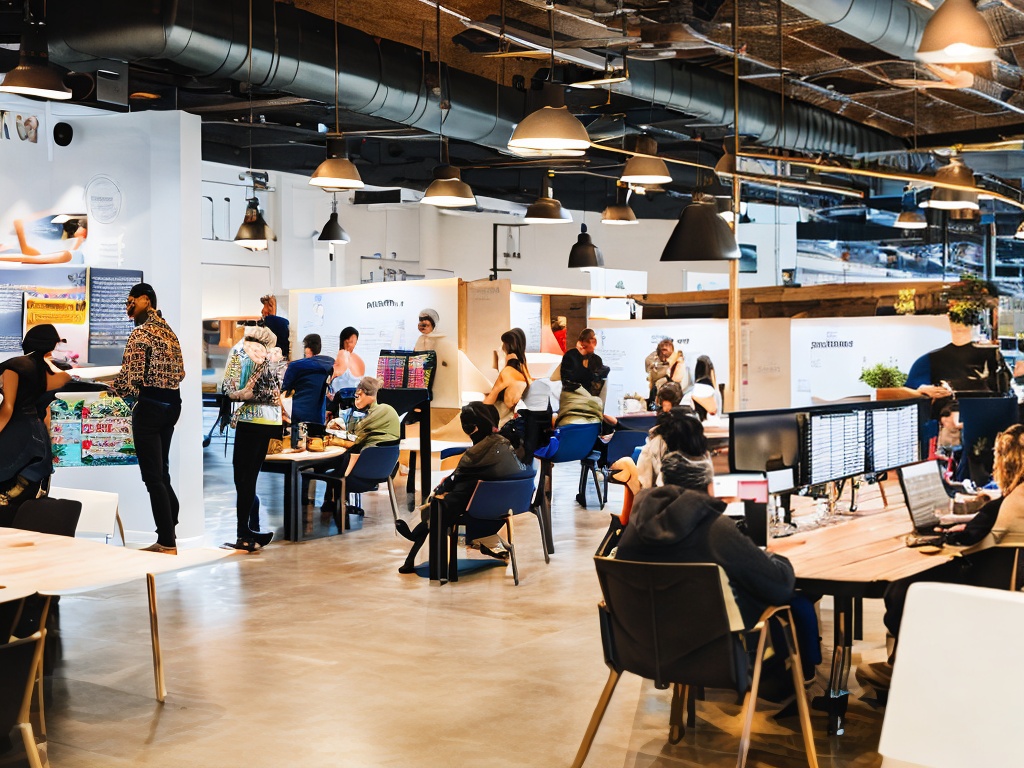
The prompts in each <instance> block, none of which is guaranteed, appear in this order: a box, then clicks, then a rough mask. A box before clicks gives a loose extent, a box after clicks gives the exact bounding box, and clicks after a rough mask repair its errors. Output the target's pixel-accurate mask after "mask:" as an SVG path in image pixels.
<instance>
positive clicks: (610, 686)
mask: <svg viewBox="0 0 1024 768" xmlns="http://www.w3.org/2000/svg"><path fill="white" fill-rule="evenodd" d="M618 682H619V673H618V672H616V671H615V670H614V669H613V670H611V671H610V672H609V673H608V681H607V682H606V683H605V684H604V690H603V691H601V698H599V699H598V700H597V706H596V707H594V714H593V715H591V717H590V722H589V723H588V724H587V730H586V732H585V733H584V734H583V741H582V742H580V748H579V751H577V752H576V759H575V760H573V761H572V768H582V766H583V763H584V762H586V760H587V755H588V754H589V753H590V747H591V746H592V745H593V743H594V737H595V736H596V735H597V729H598V728H599V727H600V726H601V719H602V718H603V717H604V713H605V711H606V710H607V709H608V702H609V701H611V699H612V694H613V693H615V685H616V684H617V683H618Z"/></svg>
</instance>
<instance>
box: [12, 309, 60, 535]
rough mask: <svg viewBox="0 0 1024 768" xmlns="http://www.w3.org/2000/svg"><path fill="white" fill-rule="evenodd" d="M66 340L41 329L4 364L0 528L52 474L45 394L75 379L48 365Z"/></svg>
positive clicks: (31, 331)
mask: <svg viewBox="0 0 1024 768" xmlns="http://www.w3.org/2000/svg"><path fill="white" fill-rule="evenodd" d="M63 341H64V339H62V338H61V337H60V334H59V333H57V329H56V328H54V327H53V326H52V325H49V324H47V325H37V326H35V327H33V328H30V329H29V331H28V333H26V334H25V339H24V341H22V344H21V348H22V350H23V351H24V353H25V354H24V355H22V356H21V357H14V358H11V359H10V360H7V361H5V362H3V363H0V377H2V378H0V381H2V383H3V402H2V403H0V525H8V524H9V523H10V522H11V520H12V519H13V518H14V511H15V509H16V507H17V506H20V504H21V503H22V502H23V501H25V500H26V499H31V498H34V497H35V496H36V494H38V492H39V487H40V485H41V484H42V482H43V481H44V480H45V479H46V478H47V477H49V476H50V474H51V473H52V472H53V455H52V452H51V449H50V434H49V431H48V430H47V427H46V421H45V420H46V415H47V404H46V402H45V400H44V395H45V394H46V393H47V392H51V391H53V390H56V389H59V388H61V387H63V386H64V385H65V384H67V383H68V382H69V381H70V380H71V376H70V375H69V374H67V373H64V372H63V371H58V370H57V369H56V368H54V367H52V366H51V365H49V363H48V361H47V357H48V356H49V355H50V354H51V353H52V352H53V350H54V349H56V347H57V345H58V344H60V343H62V342H63Z"/></svg>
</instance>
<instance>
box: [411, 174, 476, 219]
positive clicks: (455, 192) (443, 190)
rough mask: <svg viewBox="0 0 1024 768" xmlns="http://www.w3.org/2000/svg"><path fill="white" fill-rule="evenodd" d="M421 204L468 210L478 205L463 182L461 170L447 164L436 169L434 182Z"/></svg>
mask: <svg viewBox="0 0 1024 768" xmlns="http://www.w3.org/2000/svg"><path fill="white" fill-rule="evenodd" d="M420 202H421V203H423V204H424V205H434V206H437V207H438V208H467V207H469V206H475V205H476V197H475V196H474V195H473V190H472V189H470V187H469V184H467V183H466V182H464V181H463V180H462V173H461V172H460V171H459V169H458V168H456V167H454V166H452V165H447V164H445V165H439V166H437V167H436V168H434V180H433V181H432V182H430V186H429V187H427V191H426V192H425V193H424V195H423V198H422V199H421V200H420Z"/></svg>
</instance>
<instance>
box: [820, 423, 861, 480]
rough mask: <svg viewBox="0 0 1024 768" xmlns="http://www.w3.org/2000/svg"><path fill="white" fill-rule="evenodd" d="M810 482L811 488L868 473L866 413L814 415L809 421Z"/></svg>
mask: <svg viewBox="0 0 1024 768" xmlns="http://www.w3.org/2000/svg"><path fill="white" fill-rule="evenodd" d="M807 421H808V429H807V437H806V441H805V445H806V446H807V482H808V483H810V484H811V485H818V484H820V483H827V482H829V481H831V480H841V479H843V478H846V477H853V476H855V475H862V474H864V472H865V471H867V429H866V425H867V413H866V411H864V410H855V411H847V412H826V413H813V412H812V413H811V414H810V417H809V418H808V420H807Z"/></svg>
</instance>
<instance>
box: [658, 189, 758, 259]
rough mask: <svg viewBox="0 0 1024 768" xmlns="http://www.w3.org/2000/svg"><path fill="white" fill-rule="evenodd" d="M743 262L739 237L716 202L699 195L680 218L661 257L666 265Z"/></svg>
mask: <svg viewBox="0 0 1024 768" xmlns="http://www.w3.org/2000/svg"><path fill="white" fill-rule="evenodd" d="M739 258H740V249H739V246H738V245H736V236H735V235H733V232H732V229H730V228H729V225H728V224H727V223H726V222H725V220H724V219H722V217H721V216H719V215H718V209H717V208H716V207H715V203H714V198H709V197H701V196H699V195H697V196H695V197H694V201H693V202H692V203H691V204H690V205H688V206H686V207H685V208H684V209H683V212H682V213H681V214H680V215H679V221H678V222H677V223H676V227H675V229H674V230H672V235H671V236H670V237H669V239H668V242H667V243H666V244H665V250H663V251H662V253H661V260H662V261H734V260H737V259H739Z"/></svg>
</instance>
